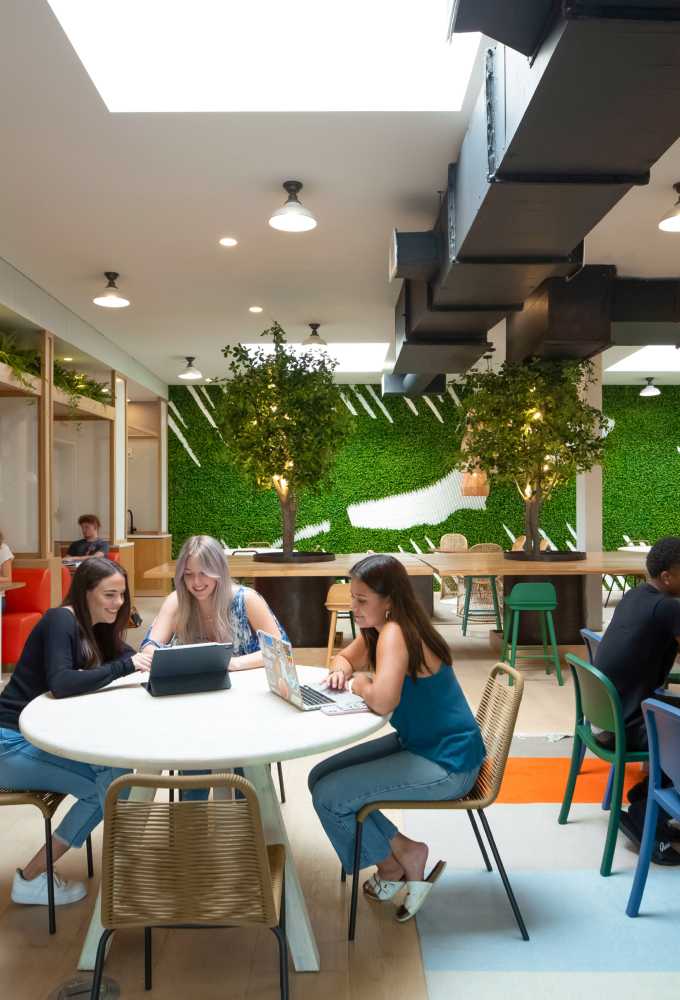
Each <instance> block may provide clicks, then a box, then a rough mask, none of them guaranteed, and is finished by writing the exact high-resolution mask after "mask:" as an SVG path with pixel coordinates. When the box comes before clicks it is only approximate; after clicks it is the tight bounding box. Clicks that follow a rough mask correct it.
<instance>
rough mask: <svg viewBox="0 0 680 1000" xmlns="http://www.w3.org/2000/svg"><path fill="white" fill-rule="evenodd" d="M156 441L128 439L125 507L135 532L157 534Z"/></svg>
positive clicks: (158, 457)
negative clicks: (132, 517) (126, 497)
mask: <svg viewBox="0 0 680 1000" xmlns="http://www.w3.org/2000/svg"><path fill="white" fill-rule="evenodd" d="M159 453H160V442H159V440H158V438H129V439H128V507H129V508H130V510H131V511H132V513H133V515H134V519H135V528H136V529H137V531H160V530H161V524H160V523H159V519H158V512H159V506H158V501H159V498H158V463H159V460H160V454H159Z"/></svg>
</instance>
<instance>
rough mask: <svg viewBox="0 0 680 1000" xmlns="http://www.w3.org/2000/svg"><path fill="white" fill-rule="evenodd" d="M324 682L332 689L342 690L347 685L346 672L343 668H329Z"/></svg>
mask: <svg viewBox="0 0 680 1000" xmlns="http://www.w3.org/2000/svg"><path fill="white" fill-rule="evenodd" d="M326 683H327V684H328V687H329V688H331V689H332V690H333V691H344V690H345V688H346V687H347V674H346V673H345V671H344V670H331V671H330V673H329V674H328V677H327V678H326Z"/></svg>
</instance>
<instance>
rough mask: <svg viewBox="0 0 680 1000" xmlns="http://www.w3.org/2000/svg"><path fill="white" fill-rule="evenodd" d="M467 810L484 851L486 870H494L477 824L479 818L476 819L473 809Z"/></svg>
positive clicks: (480, 847)
mask: <svg viewBox="0 0 680 1000" xmlns="http://www.w3.org/2000/svg"><path fill="white" fill-rule="evenodd" d="M465 811H466V812H467V817H468V819H469V820H470V823H471V825H472V829H473V830H474V832H475V837H476V838H477V846H478V847H479V849H480V851H481V852H482V857H483V858H484V864H485V865H486V870H487V871H488V872H490V871H493V868H492V867H491V862H490V861H489V855H488V854H487V853H486V847H485V846H484V841H483V840H482V838H481V835H480V832H479V827H478V826H477V820H476V819H475V817H474V815H473V813H472V810H471V809H466V810H465Z"/></svg>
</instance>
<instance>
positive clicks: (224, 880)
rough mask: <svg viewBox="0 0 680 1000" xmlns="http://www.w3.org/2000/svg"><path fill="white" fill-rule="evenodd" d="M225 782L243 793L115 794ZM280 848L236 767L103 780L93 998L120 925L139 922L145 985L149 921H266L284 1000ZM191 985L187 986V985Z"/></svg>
mask: <svg viewBox="0 0 680 1000" xmlns="http://www.w3.org/2000/svg"><path fill="white" fill-rule="evenodd" d="M206 785H208V786H210V787H211V788H220V789H226V788H233V789H236V790H237V791H239V792H240V793H241V796H242V797H239V798H234V799H223V798H219V799H217V800H213V801H207V802H187V801H184V802H166V801H163V802H160V801H159V802H140V801H131V800H124V799H120V798H119V795H120V793H121V792H122V791H123V790H124V789H127V788H139V787H141V788H177V789H183V790H185V791H186V790H187V789H190V788H205V787H206ZM285 858H286V852H285V847H284V846H283V845H282V844H273V845H270V846H267V844H266V843H265V839H264V830H263V827H262V819H261V817H260V806H259V803H258V799H257V795H256V792H255V789H254V788H253V786H252V785H251V784H250V782H249V781H246V779H245V778H241V777H239V776H238V775H233V774H209V775H194V776H191V777H188V776H186V775H185V776H183V777H173V778H170V777H165V776H160V775H144V774H129V775H123V777H121V778H117V779H116V780H115V781H114V782H112V783H111V785H110V786H109V790H108V792H107V795H106V803H105V807H104V846H103V851H102V900H101V915H102V925H103V927H104V931H103V933H102V935H101V937H100V939H99V946H98V948H97V961H96V965H95V971H94V978H93V982H92V992H91V995H90V996H91V1000H99V991H100V987H101V980H102V974H103V971H104V956H105V953H106V944H107V941H108V939H109V938H110V937H111V935H112V934H113V932H114V931H115V930H117V929H119V928H123V927H140V928H144V985H145V989H147V990H150V989H151V967H152V957H151V944H152V941H151V933H152V928H153V927H184V928H187V927H191V928H197V929H200V928H204V927H244V926H260V927H269V928H270V930H272V931H273V933H274V934H275V936H276V939H277V941H278V945H279V983H280V990H281V998H282V1000H288V946H287V943H286V931H285V895H284V874H285ZM187 992H188V993H190V992H191V990H190V989H188V990H187Z"/></svg>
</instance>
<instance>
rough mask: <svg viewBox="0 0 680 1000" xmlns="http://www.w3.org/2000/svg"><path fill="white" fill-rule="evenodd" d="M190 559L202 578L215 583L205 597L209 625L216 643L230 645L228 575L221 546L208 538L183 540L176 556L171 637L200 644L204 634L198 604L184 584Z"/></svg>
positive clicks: (198, 536) (194, 537)
mask: <svg viewBox="0 0 680 1000" xmlns="http://www.w3.org/2000/svg"><path fill="white" fill-rule="evenodd" d="M192 556H193V557H194V558H195V559H196V560H197V561H198V565H199V567H200V569H201V571H202V572H203V573H205V575H206V576H209V577H211V579H213V580H216V581H217V584H216V586H215V589H214V591H213V593H212V595H211V597H210V598H209V600H210V603H211V604H212V610H213V625H214V631H215V639H216V641H217V642H231V641H232V638H233V630H232V627H231V621H230V618H229V609H230V607H231V596H232V595H231V590H232V588H231V575H230V573H229V564H228V562H227V557H226V556H225V554H224V551H223V549H222V546H221V545H220V543H219V542H218V541H217V540H216V539H215V538H211V537H210V535H192V537H191V538H187V540H186V542H185V543H184V545H183V546H182V548H181V550H180V553H179V556H178V557H177V566H176V568H175V591H176V593H177V627H176V629H175V635H176V636H177V640H178V642H180V643H190V642H202V641H204V640H205V639H206V636H205V635H204V629H203V625H202V623H201V616H200V614H199V610H198V601H197V600H196V598H195V597H194V596H193V595H192V594H191V593H190V591H189V589H188V588H187V585H186V583H185V582H184V574H185V572H186V568H187V563H188V562H189V560H190V559H191V558H192Z"/></svg>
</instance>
